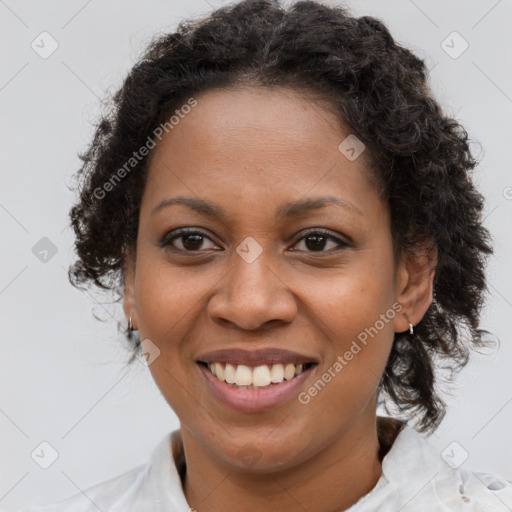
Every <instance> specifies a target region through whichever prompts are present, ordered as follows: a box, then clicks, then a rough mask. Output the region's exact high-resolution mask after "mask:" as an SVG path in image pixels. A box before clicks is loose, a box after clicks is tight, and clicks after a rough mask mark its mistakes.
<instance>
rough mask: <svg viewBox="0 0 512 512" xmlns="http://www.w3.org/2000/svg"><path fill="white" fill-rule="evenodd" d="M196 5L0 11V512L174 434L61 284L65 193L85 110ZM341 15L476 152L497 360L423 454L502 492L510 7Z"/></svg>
mask: <svg viewBox="0 0 512 512" xmlns="http://www.w3.org/2000/svg"><path fill="white" fill-rule="evenodd" d="M208 2H209V3H210V5H213V6H220V5H222V4H223V2H221V1H215V0H208ZM208 2H207V1H206V0H187V1H184V0H179V1H172V2H170V1H163V0H160V1H157V0H152V1H144V2H142V1H138V2H134V1H126V0H115V1H114V0H103V1H101V2H100V1H99V0H89V1H86V0H72V1H67V2H60V1H59V2H57V1H42V0H35V1H23V0H20V1H17V2H14V1H12V0H5V1H3V0H0V34H1V35H0V40H1V46H0V52H1V66H0V108H1V118H0V119H1V121H0V130H1V132H0V141H1V144H2V146H1V148H2V151H1V152H0V161H1V164H0V172H1V189H0V225H1V228H2V242H1V243H2V251H1V258H2V259H1V265H0V315H1V324H0V329H1V331H0V335H1V343H2V346H1V351H0V357H1V366H0V369H1V390H0V393H1V394H0V433H1V441H0V450H1V452H0V460H1V461H2V466H1V473H0V510H3V511H15V510H17V509H19V508H21V507H23V506H27V505H29V504H36V503H38V504H41V503H46V502H49V501H54V500H60V499H63V498H65V497H67V496H69V495H71V494H75V493H77V492H79V491H80V490H83V489H86V488H87V487H89V486H91V485H93V484H96V483H98V482H101V481H104V480H106V479H109V478H112V477H114V476H116V475H118V474H121V473H123V472H125V471H128V470H129V469H131V468H132V467H135V466H136V465H139V464H142V463H144V462H146V460H147V458H148V457H149V454H150V453H151V451H152V450H153V448H154V447H155V446H156V444H157V443H158V442H159V440H160V439H161V438H162V437H163V436H164V435H165V434H166V433H167V432H168V431H170V430H172V429H174V428H177V426H178V422H177V419H176V417H175V415H174V414H173V412H172V411H171V410H170V409H169V407H168V405H167V403H166V402H165V401H164V400H163V398H162V397H161V396H160V393H159V391H158V390H157V388H156V386H155V384H154V383H153V381H152V379H151V376H150V375H149V372H148V371H147V369H146V368H145V367H144V366H143V365H140V364H139V365H137V366H134V367H133V368H132V369H131V370H128V371H126V370H125V369H124V367H123V361H125V360H126V358H127V354H126V352H124V351H123V349H122V348H121V347H120V343H119V338H118V334H117V331H116V325H115V322H113V321H109V322H105V323H102V322H98V321H97V320H96V319H94V317H93V316H92V314H91V311H92V310H94V312H95V314H96V315H98V316H100V317H102V318H106V319H110V316H111V315H112V316H114V317H116V318H122V312H121V308H120V306H110V307H109V306H105V305H98V303H97V302H96V300H98V297H96V296H95V295H94V294H87V293H80V292H78V291H77V290H75V289H74V288H72V286H71V285H70V284H69V283H68V280H67V274H66V269H67V267H68V265H69V263H70V262H71V261H72V259H73V253H72V243H73V239H72V235H71V231H70V229H69V228H68V227H67V223H68V219H67V215H68V210H69V207H70V205H71V204H72V202H73V199H74V197H73V194H72V193H71V192H70V191H69V190H68V189H67V187H66V183H70V178H69V177H70V176H71V175H72V174H73V173H74V172H75V171H76V170H77V169H78V167H79V160H78V158H77V152H78V151H80V150H82V149H84V147H85V145H86V143H87V142H88V141H89V138H90V137H91V135H92V127H91V123H92V122H93V121H94V120H95V118H96V116H97V114H98V113H99V108H100V101H99V98H101V97H103V96H104V94H105V92H106V91H107V90H114V89H116V88H117V87H118V86H119V85H120V83H121V80H122V78H123V77H124V75H125V73H126V72H127V71H128V69H129V68H130V66H131V65H132V64H133V63H134V62H135V60H136V59H137V56H138V55H139V54H140V52H141V51H142V49H143V48H144V46H145V44H146V42H147V41H148V40H149V38H150V37H151V36H152V35H153V34H156V33H157V32H160V31H170V30H173V29H174V28H175V26H176V23H177V22H178V20H180V19H181V18H183V17H188V16H191V15H194V16H195V15H199V14H202V13H205V12H207V11H209V10H210V9H211V7H210V5H209V3H208ZM224 3H225V2H224ZM345 5H348V6H349V7H351V9H352V11H353V12H354V13H355V14H358V15H365V14H368V15H374V16H377V17H378V18H380V19H381V20H383V21H384V22H385V23H386V24H387V26H388V27H389V28H390V30H391V32H392V34H393V35H394V37H395V38H396V39H397V40H398V41H400V42H402V43H404V44H406V45H408V46H409V47H410V48H411V49H412V50H413V51H415V52H416V53H417V54H418V55H419V56H421V57H422V58H424V59H426V62H427V64H428V67H429V68H431V69H432V87H433V89H434V91H435V93H436V94H437V97H438V98H439V100H440V102H441V103H442V105H443V106H444V107H445V109H446V110H447V112H449V113H450V114H451V115H453V116H455V117H456V118H458V119H459V120H461V121H462V123H463V124H464V126H465V127H466V129H467V130H468V132H469V133H470V135H471V136H472V138H473V139H476V140H478V141H480V142H481V144H482V147H483V151H481V149H480V148H479V147H478V146H474V151H475V154H476V155H477V156H480V157H481V158H482V163H481V165H480V167H479V169H478V171H477V172H476V180H477V183H478V185H479V187H480V189H481V190H482V192H483V194H484V195H485V197H486V200H487V206H486V219H485V224H486V226H487V227H488V228H489V229H490V231H491V233H492V234H493V236H494V239H495V251H496V254H495V256H494V257H493V258H492V259H491V261H490V264H489V267H488V277H489V282H490V290H491V294H490V296H489V300H488V304H487V306H486V308H485V310H484V315H483V319H482V327H483V328H486V329H489V330H491V331H492V332H493V333H495V335H496V336H497V337H498V338H499V339H500V340H501V348H500V350H499V352H498V353H497V354H493V355H490V356H478V357H476V356H475V357H474V359H473V362H472V363H471V364H470V365H469V366H468V367H467V368H466V369H465V370H464V371H463V372H462V374H461V375H460V376H459V379H458V381H457V385H456V386H455V387H453V388H452V390H451V395H450V396H446V400H447V401H448V403H449V413H448V415H447V417H446V418H445V420H444V422H443V424H442V425H441V427H440V429H439V430H438V431H437V432H436V434H435V435H433V436H432V437H431V438H430V439H431V442H432V443H434V444H435V445H436V446H437V447H438V449H439V452H440V456H441V453H442V452H443V450H444V449H445V448H446V446H448V445H449V444H450V443H451V442H453V441H457V443H459V444H460V446H461V447H463V448H464V449H465V450H467V452H468V453H469V458H468V459H467V461H466V462H465V463H464V467H467V468H468V469H475V470H477V471H485V472H492V473H497V474H498V475H501V476H503V477H505V478H508V479H512V462H511V461H512V442H511V439H512V435H511V432H512V428H511V427H512V403H511V401H512V372H511V371H510V370H511V360H512V342H511V335H510V321H509V320H510V317H511V314H512V309H511V308H512V271H511V269H510V259H511V256H512V237H511V236H510V226H511V222H510V221H511V219H512V189H511V188H507V187H512V175H511V164H510V145H511V142H510V139H511V135H512V134H511V130H510V117H511V113H512V98H511V97H512V86H511V78H512V76H511V68H510V49H511V47H512V34H511V30H510V21H511V19H512V2H511V1H510V0H500V1H496V0H485V1H483V0H478V1H468V0H458V1H450V2H447V1H444V0H443V1H441V0H437V1H431V0H430V1H426V0H415V1H413V0H395V1H386V2H382V1H377V0H373V1H361V0H360V1H356V0H353V1H349V2H345ZM43 31H48V32H49V33H50V34H51V35H52V37H53V38H55V40H56V41H57V42H58V44H59V47H58V49H57V51H55V53H53V54H52V55H51V56H50V57H49V58H48V59H42V58H41V57H40V56H39V55H38V54H36V52H35V51H34V50H33V49H32V48H31V42H32V41H33V40H34V39H35V38H36V37H37V36H38V35H39V34H40V33H41V32H43ZM453 31H457V32H458V33H459V34H460V35H461V36H462V37H463V38H464V39H465V40H466V41H467V42H468V43H469V48H468V49H467V50H466V51H465V52H464V53H463V54H462V55H460V56H459V57H458V58H456V59H454V58H452V57H450V56H449V55H448V54H447V53H446V52H445V51H444V50H443V48H442V47H441V43H442V41H443V40H444V39H445V38H446V37H447V36H448V35H449V34H451V33H452V32H453ZM456 44H459V43H456ZM42 237H48V238H49V239H50V240H51V241H52V242H53V244H55V246H56V247H57V253H56V254H55V255H54V256H53V257H52V258H50V259H49V261H47V262H46V263H43V262H41V261H40V260H39V259H38V258H37V257H36V256H35V255H34V254H33V252H32V247H33V246H34V245H35V244H36V243H37V242H38V241H39V240H40V239H41V238H42ZM43 441H46V442H48V443H50V444H51V445H52V446H53V447H54V448H55V449H56V450H57V452H58V453H59V457H58V459H57V460H56V462H55V463H54V464H53V465H51V466H50V467H49V468H48V469H46V470H45V469H42V468H40V467H39V466H38V465H37V464H36V463H35V462H34V460H33V459H32V458H31V453H32V451H33V450H34V449H35V448H36V447H38V446H39V445H40V443H41V442H43ZM457 449H459V448H457Z"/></svg>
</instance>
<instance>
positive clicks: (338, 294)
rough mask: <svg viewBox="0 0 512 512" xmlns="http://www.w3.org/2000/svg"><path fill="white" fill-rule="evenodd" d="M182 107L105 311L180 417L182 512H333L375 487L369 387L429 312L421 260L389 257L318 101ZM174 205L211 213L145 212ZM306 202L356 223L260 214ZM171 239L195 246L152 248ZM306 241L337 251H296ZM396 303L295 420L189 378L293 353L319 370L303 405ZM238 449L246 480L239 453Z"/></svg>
mask: <svg viewBox="0 0 512 512" xmlns="http://www.w3.org/2000/svg"><path fill="white" fill-rule="evenodd" d="M196 99H197V101H198V104H197V106H196V107H195V108H193V109H192V111H191V112H190V113H189V114H188V115H186V116H185V117H184V119H182V120H181V121H180V123H179V124H178V125H176V126H175V127H174V128H173V130H171V131H169V133H168V134H166V135H165V136H164V137H163V139H162V141H161V142H158V143H157V146H156V148H155V149H153V150H152V152H151V155H150V162H149V168H148V181H147V183H146V186H145V190H144V193H143V198H142V203H141V211H140V223H139V232H138V239H137V249H136V253H135V252H133V251H132V252H131V253H130V255H129V257H128V259H127V263H126V267H125V268H124V276H125V295H124V301H123V308H124V311H125V314H126V316H127V318H128V317H129V316H130V315H132V318H133V325H134V328H135V329H138V330H139V331H140V337H141V340H145V339H149V340H151V342H152V343H154V344H155V345H156V346H157V347H158V348H159V350H160V355H159V357H157V358H156V359H155V360H154V362H153V363H152V364H151V365H150V371H151V373H152V376H153V378H154V379H155V382H156V384H157V386H158V387H159V389H160V390H161V392H162V394H163V396H164V397H165V399H166V400H167V402H168V403H169V405H170V406H171V407H172V409H173V410H174V411H175V413H176V415H177V416H178V418H179V420H180V425H181V432H182V437H183V446H184V450H185V457H186V461H187V475H186V480H185V484H184V492H185V496H186V498H187V501H188V503H189V504H190V506H191V507H193V508H195V509H196V510H198V511H199V512H201V511H205V510H208V511H209V512H217V511H221V510H222V511H225V510H236V508H235V507H240V508H241V507H243V510H245V511H249V512H251V511H253V510H254V511H260V510H263V509H265V508H266V507H267V506H268V503H269V502H270V501H269V500H271V502H272V504H273V506H274V507H277V509H278V510H281V511H283V512H287V511H289V510H290V511H291V510H293V511H296V510H315V511H316V512H328V511H333V510H343V509H345V508H348V507H350V506H351V505H352V504H353V503H355V502H356V501H357V500H358V499H359V498H360V497H361V496H363V495H364V494H366V493H367V492H369V491H370V490H371V489H372V487H373V486H374V485H375V484H376V482H377V481H378V479H379V477H380V475H381V460H380V459H379V456H378V450H379V441H378V438H377V430H376V399H377V396H376V390H377V386H378V383H379V380H380V378H381V376H382V373H383V371H384V368H385V365H386V361H387V358H388V356H389V353H390V350H391V346H392V341H393V334H394V332H403V331H406V330H407V329H408V328H409V322H411V323H412V324H413V325H416V324H417V323H418V322H419V321H420V320H421V319H422V317H423V315H424V314H425V312H426V310H427V309H428V306H429V305H430V303H431V302H432V279H433V276H434V271H433V266H434V265H435V255H434V256H433V258H434V259H433V260H430V261H429V259H428V258H427V255H426V253H425V251H421V250H420V249H418V252H417V254H416V255H415V256H414V257H413V256H407V257H406V256H405V255H403V256H401V258H400V260H399V261H397V262H396V261H395V260H394V258H393V252H392V242H391V231H390V214H389V210H388V206H387V204H386V203H385V202H383V201H381V199H380V198H379V196H378V194H377V190H376V189H375V186H374V185H373V184H372V182H371V181H370V180H369V179H368V170H367V164H368V162H367V161H366V155H365V153H363V154H362V155H361V156H360V157H358V158H357V159H355V160H354V161H350V160H348V159H347V158H346V157H345V156H344V155H343V154H342V153H341V152H340V151H339V149H338V146H339V144H340V142H341V141H343V140H344V139H345V138H346V137H347V136H348V135H349V134H350V131H349V130H348V129H347V127H345V126H344V125H343V124H342V123H341V122H340V121H339V119H338V118H337V117H336V116H335V115H334V114H333V113H332V112H329V111H327V110H326V109H325V108H322V107H323V106H325V105H322V104H321V102H320V100H318V99H314V98H313V97H312V98H309V99H308V98H305V97H304V96H303V95H299V94H297V93H296V92H294V91H292V90H288V89H282V88H280V89H272V90H270V89H256V88H250V87H245V88H236V89H235V88H232V89H230V90H212V91H207V92H206V93H203V94H202V95H199V96H196ZM178 195H183V196H189V197H190V196H191V197H196V198H197V197H199V198H201V199H205V200H208V201H211V202H214V203H216V204H217V205H218V206H220V207H221V208H222V209H224V210H225V211H226V215H227V216H226V218H225V219H219V218H216V217H210V216H207V215H204V214H201V213H198V212H195V211H193V210H191V209H189V208H187V207H186V206H183V205H172V206H168V207H166V208H163V209H161V210H160V211H158V212H157V213H156V214H154V215H152V214H151V212H152V210H153V209H154V208H155V206H156V205H158V204H159V203H160V201H162V200H164V199H168V198H171V197H176V196H178ZM319 196H336V197H338V198H341V199H343V200H344V201H346V202H349V203H350V204H352V205H353V206H355V207H356V208H357V209H359V210H360V212H361V214H358V213H355V212H354V211H351V210H350V209H346V208H343V207H341V206H337V205H328V206H325V207H323V208H321V209H318V210H314V211H309V212H307V213H304V214H302V215H301V216H299V217H294V218H290V219H285V220H281V219H280V218H279V217H278V216H277V211H278V210H279V209H280V208H281V207H282V206H283V205H284V203H287V202H289V201H295V200H299V199H304V198H312V197H319ZM182 227H190V228H196V229H197V230H199V231H201V232H202V233H203V234H204V238H202V239H201V238H200V239H199V240H197V239H190V237H189V238H188V239H187V237H185V238H183V237H182V238H178V239H175V240H174V242H172V244H169V245H168V246H167V247H161V246H160V245H159V243H160V242H161V240H162V239H163V238H164V236H165V235H167V234H168V233H169V232H171V231H174V232H175V231H176V230H177V228H182ZM308 228H324V229H327V230H329V231H330V234H332V236H334V237H337V238H338V239H340V240H342V241H345V242H347V243H349V245H348V246H340V245H338V244H337V242H336V241H335V240H331V239H329V238H327V239H325V241H324V243H323V246H322V245H321V244H320V246H318V245H317V246H315V245H314V243H311V242H309V244H308V243H307V242H308V238H304V236H305V235H306V234H309V235H310V236H311V235H312V233H314V231H315V230H314V229H309V231H311V232H310V233H307V232H306V230H307V229H308ZM317 236H319V235H317ZM247 237H252V238H254V239H255V240H256V241H257V242H258V244H259V245H260V246H261V249H262V252H261V254H260V255H259V257H257V258H256V259H255V260H254V261H253V262H252V263H247V262H246V261H245V260H244V259H243V258H241V257H240V256H239V254H238V253H237V252H236V248H237V247H238V246H239V245H240V244H241V242H242V241H243V240H244V239H245V238H247ZM201 241H202V245H201ZM191 242H192V243H191ZM313 242H314V241H313ZM187 243H188V245H187V246H185V245H184V244H187ZM173 247H174V250H175V252H173V251H172V249H173ZM190 247H192V249H190ZM187 249H188V251H187ZM431 256H432V255H431ZM432 262H433V263H432ZM396 303H399V304H401V305H402V308H403V309H402V310H401V311H400V312H399V313H398V314H396V315H395V316H394V318H393V319H392V320H389V321H388V322H387V323H385V326H384V328H382V329H381V330H380V331H379V332H378V334H377V335H374V337H373V338H369V340H370V341H369V342H368V344H367V345H366V346H364V348H363V349H362V350H361V351H360V352H359V353H358V354H357V355H356V356H354V358H353V359H352V361H350V362H349V363H348V364H347V365H346V366H345V367H344V368H343V370H342V371H341V372H339V373H337V374H336V377H335V378H333V379H332V380H331V382H330V383H329V384H328V385H326V386H325V387H324V388H323V389H322V390H321V392H319V393H318V394H317V396H315V397H314V398H312V399H311V401H310V402H309V403H308V404H306V405H303V404H301V403H300V402H299V401H298V400H297V398H296V397H294V398H293V399H291V400H289V401H287V402H286V403H283V404H281V405H279V406H277V407H275V408H273V409H271V410H268V411H264V412H259V413H242V412H238V411H234V410H232V409H229V408H228V407H227V406H225V405H223V404H221V403H220V402H219V401H218V400H217V399H216V398H215V397H214V396H213V394H212V393H211V391H210V390H209V388H208V386H207V385H206V382H205V379H204V377H203V375H202V374H201V372H200V371H199V369H198V366H197V364H196V363H195V359H196V358H197V357H198V355H199V354H201V353H204V352H206V351H209V350H215V349H220V348H232V347H237V348H239V347H242V348H246V349H250V350H252V349H259V348H266V347H280V348H285V349H290V350H295V351H297V352H300V353H303V354H306V355H308V356H310V357H311V358H312V359H313V360H317V361H318V362H319V364H318V366H317V367H316V368H315V369H314V371H313V372H312V373H311V375H310V376H309V378H308V380H307V381H306V382H305V383H304V385H303V388H302V389H301V391H303V390H307V389H308V388H309V387H310V386H311V385H312V384H313V383H314V382H315V381H316V380H317V379H318V378H320V377H321V375H322V374H323V373H325V372H326V371H327V369H328V368H329V367H331V366H332V365H333V363H334V362H335V361H336V360H337V357H338V356H339V355H342V354H344V353H345V352H346V351H347V350H348V349H349V347H350V345H351V343H352V342H353V340H356V339H357V336H358V334H359V333H361V332H362V331H364V329H365V328H368V327H370V326H373V325H374V324H375V322H376V320H378V319H379V315H381V314H384V313H386V311H388V310H391V311H393V310H392V305H393V304H396ZM246 445H249V446H250V449H251V450H253V451H254V452H256V453H257V455H258V457H259V460H258V461H257V463H256V464H254V465H248V464H247V462H246V461H245V460H244V459H243V458H242V457H240V455H239V451H240V450H241V449H242V448H244V447H245V450H247V446H246Z"/></svg>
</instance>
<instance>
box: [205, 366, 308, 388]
mask: <svg viewBox="0 0 512 512" xmlns="http://www.w3.org/2000/svg"><path fill="white" fill-rule="evenodd" d="M198 364H200V365H202V366H204V367H205V368H207V369H208V370H209V371H210V373H211V374H212V375H214V376H215V377H216V378H217V379H218V380H220V381H221V382H225V383H226V384H229V385H230V386H231V387H233V388H237V389H265V388H270V387H272V386H276V385H278V384H281V383H282V382H284V381H288V380H292V379H294V378H295V377H297V376H298V375H300V374H301V373H302V372H304V371H307V370H309V369H310V368H312V367H313V366H316V365H317V363H314V362H311V363H305V364H293V363H288V364H264V365H260V366H246V365H243V364H230V363H224V362H213V363H205V362H203V361H198Z"/></svg>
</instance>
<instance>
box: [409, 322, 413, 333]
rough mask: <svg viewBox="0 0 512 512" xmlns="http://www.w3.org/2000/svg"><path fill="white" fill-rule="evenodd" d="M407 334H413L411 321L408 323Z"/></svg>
mask: <svg viewBox="0 0 512 512" xmlns="http://www.w3.org/2000/svg"><path fill="white" fill-rule="evenodd" d="M409 334H414V328H413V326H412V324H411V323H409Z"/></svg>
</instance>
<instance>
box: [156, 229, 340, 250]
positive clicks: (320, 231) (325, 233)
mask: <svg viewBox="0 0 512 512" xmlns="http://www.w3.org/2000/svg"><path fill="white" fill-rule="evenodd" d="M171 233H172V232H171ZM169 234H170V233H168V234H167V235H165V236H164V238H163V240H162V242H161V243H160V246H161V247H169V246H171V247H172V242H173V241H174V240H177V239H179V238H184V237H186V236H191V235H199V236H201V237H203V238H207V239H208V240H210V241H212V242H213V240H211V238H210V237H209V236H208V235H206V234H205V233H203V232H202V231H197V230H195V229H180V230H178V231H177V232H175V233H174V235H173V236H172V237H171V238H169ZM312 235H321V236H322V237H324V238H326V239H328V240H331V241H334V242H336V243H337V244H338V245H339V248H338V249H335V250H341V249H344V248H347V247H350V244H349V243H348V242H345V241H344V240H341V239H340V238H338V237H335V236H333V235H332V234H331V232H330V231H327V230H325V229H321V228H316V229H312V230H311V231H308V232H306V233H304V234H303V235H302V236H301V238H299V239H298V240H297V241H296V242H295V243H294V245H296V244H297V243H299V242H301V241H302V240H304V239H305V238H307V237H309V236H312ZM171 250H172V251H174V252H185V253H201V252H203V251H201V250H197V251H187V250H186V249H177V248H175V247H172V248H171ZM299 252H304V251H299ZM306 252H311V253H313V254H316V253H318V254H322V253H330V252H332V251H323V250H322V251H306Z"/></svg>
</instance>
